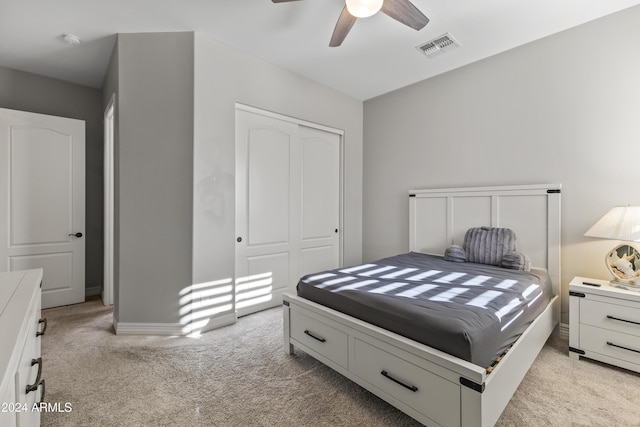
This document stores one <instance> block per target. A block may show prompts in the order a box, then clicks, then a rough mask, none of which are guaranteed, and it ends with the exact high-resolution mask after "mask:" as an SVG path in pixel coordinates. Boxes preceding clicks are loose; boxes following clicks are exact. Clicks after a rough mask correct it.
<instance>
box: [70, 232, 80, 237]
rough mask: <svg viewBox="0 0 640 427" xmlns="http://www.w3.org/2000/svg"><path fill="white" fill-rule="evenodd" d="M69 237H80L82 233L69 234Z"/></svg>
mask: <svg viewBox="0 0 640 427" xmlns="http://www.w3.org/2000/svg"><path fill="white" fill-rule="evenodd" d="M69 236H75V237H82V233H80V232H78V233H71V234H69Z"/></svg>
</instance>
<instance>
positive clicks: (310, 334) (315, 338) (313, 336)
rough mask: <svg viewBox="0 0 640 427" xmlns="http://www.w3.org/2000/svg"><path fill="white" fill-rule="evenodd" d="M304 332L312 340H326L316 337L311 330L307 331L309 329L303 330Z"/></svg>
mask: <svg viewBox="0 0 640 427" xmlns="http://www.w3.org/2000/svg"><path fill="white" fill-rule="evenodd" d="M304 333H305V334H307V335H309V336H310V337H311V338H313V339H314V340H318V341H320V342H327V340H325V339H324V338H318V337H317V336H315V335H313V334H312V333H311V332H309V330H305V331H304Z"/></svg>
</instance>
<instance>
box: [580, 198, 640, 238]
mask: <svg viewBox="0 0 640 427" xmlns="http://www.w3.org/2000/svg"><path fill="white" fill-rule="evenodd" d="M584 235H585V236H587V237H599V238H601V239H611V240H625V241H628V242H640V206H615V207H613V208H612V209H611V210H610V211H609V212H607V213H606V214H605V216H603V217H602V218H600V220H599V221H598V222H596V223H595V224H594V225H593V227H591V228H590V229H589V230H587V232H586V233H584Z"/></svg>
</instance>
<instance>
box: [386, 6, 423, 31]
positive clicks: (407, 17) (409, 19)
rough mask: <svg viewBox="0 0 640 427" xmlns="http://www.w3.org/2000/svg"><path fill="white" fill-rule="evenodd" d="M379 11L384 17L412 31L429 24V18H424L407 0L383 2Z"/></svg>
mask: <svg viewBox="0 0 640 427" xmlns="http://www.w3.org/2000/svg"><path fill="white" fill-rule="evenodd" d="M380 10H381V11H382V12H383V13H384V14H385V15H388V16H390V17H392V18H393V19H395V20H396V21H398V22H402V23H403V24H404V25H407V26H409V27H411V28H413V29H414V30H421V29H423V28H424V26H425V25H427V24H428V23H429V18H427V17H426V16H424V14H423V13H422V12H420V10H419V9H418V8H417V7H415V6H414V5H413V3H411V2H410V1H409V0H384V3H383V4H382V9H380Z"/></svg>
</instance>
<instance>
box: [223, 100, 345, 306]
mask: <svg viewBox="0 0 640 427" xmlns="http://www.w3.org/2000/svg"><path fill="white" fill-rule="evenodd" d="M340 144H341V136H340V135H338V134H335V133H331V132H329V131H325V130H321V129H318V128H312V127H308V126H305V125H302V124H299V123H296V122H294V121H289V120H285V119H280V118H278V117H274V116H271V115H262V114H258V113H254V112H250V111H244V110H236V235H237V243H236V292H235V295H236V301H235V302H236V313H237V315H238V316H243V315H246V314H250V313H253V312H255V311H258V310H263V309H265V308H269V307H275V306H277V305H280V304H281V303H282V293H283V292H284V291H295V286H296V284H297V282H298V279H299V278H300V276H302V275H303V274H306V273H311V272H314V271H320V270H325V269H330V268H336V267H338V266H339V265H340V244H339V242H340V238H339V235H340V194H341V192H340V173H341V169H340V150H341V147H340Z"/></svg>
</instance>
